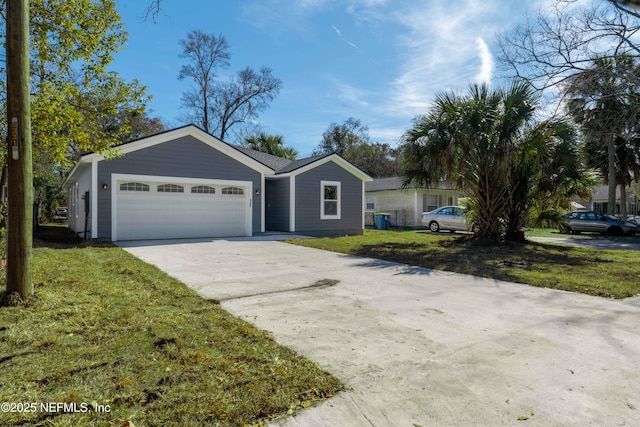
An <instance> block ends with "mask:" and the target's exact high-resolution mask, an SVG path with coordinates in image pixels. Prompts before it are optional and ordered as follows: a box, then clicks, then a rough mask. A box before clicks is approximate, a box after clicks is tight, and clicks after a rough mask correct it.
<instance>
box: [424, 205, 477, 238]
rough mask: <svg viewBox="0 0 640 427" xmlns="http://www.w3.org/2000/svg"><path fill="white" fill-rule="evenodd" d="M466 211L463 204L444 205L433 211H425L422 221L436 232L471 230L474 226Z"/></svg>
mask: <svg viewBox="0 0 640 427" xmlns="http://www.w3.org/2000/svg"><path fill="white" fill-rule="evenodd" d="M466 212H467V211H466V209H465V208H464V207H462V206H443V207H441V208H438V209H434V210H432V211H431V212H423V213H422V220H421V222H422V225H424V226H426V227H429V230H431V231H433V232H434V233H435V232H438V231H440V230H449V231H470V230H473V228H474V227H473V224H470V223H469V218H468V216H467V215H466Z"/></svg>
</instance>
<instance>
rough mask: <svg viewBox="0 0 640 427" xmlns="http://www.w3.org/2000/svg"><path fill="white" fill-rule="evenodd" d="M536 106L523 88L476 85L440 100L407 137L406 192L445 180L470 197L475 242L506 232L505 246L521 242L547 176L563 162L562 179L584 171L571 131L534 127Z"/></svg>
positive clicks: (530, 93) (523, 85) (519, 84)
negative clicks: (413, 185)
mask: <svg viewBox="0 0 640 427" xmlns="http://www.w3.org/2000/svg"><path fill="white" fill-rule="evenodd" d="M537 101H538V99H537V98H536V97H534V93H533V89H532V88H531V87H530V86H529V85H528V84H527V83H524V82H514V83H512V84H511V85H510V86H509V87H507V88H506V89H497V90H489V88H488V86H486V85H477V84H474V85H471V86H470V90H469V93H468V94H467V95H466V96H461V95H457V94H455V93H449V94H447V93H445V94H440V95H438V96H437V97H436V101H435V106H434V108H433V109H432V110H431V111H430V112H429V113H428V114H427V115H425V116H421V117H418V118H417V119H416V120H415V122H414V126H413V128H412V129H410V130H409V131H407V132H406V134H405V135H404V141H403V142H404V143H403V147H402V149H403V161H404V165H405V170H406V172H405V184H407V185H408V184H410V183H416V184H419V185H424V186H428V185H432V184H434V183H437V182H438V181H440V180H445V179H446V180H448V181H449V182H450V183H452V184H453V185H454V186H455V188H456V189H458V190H459V191H461V192H462V193H464V194H465V195H466V196H468V197H469V200H470V207H471V211H472V213H473V215H474V216H475V220H476V223H477V224H478V231H477V233H476V234H475V236H476V237H478V238H481V239H487V240H489V241H491V242H499V241H500V240H501V239H502V236H503V234H504V232H505V225H506V238H507V239H510V240H523V239H524V235H523V234H522V232H521V231H520V229H521V227H522V226H523V225H524V222H525V219H526V217H527V214H528V212H529V211H530V209H531V207H532V204H533V201H534V200H535V199H536V196H537V193H536V192H537V191H538V188H539V187H538V183H539V182H541V181H542V180H543V179H544V178H546V177H547V176H548V175H551V174H552V172H549V168H551V167H552V165H553V166H554V167H556V168H557V167H558V165H557V162H560V163H562V164H563V165H565V163H566V166H565V170H566V172H567V175H570V174H569V172H571V174H573V175H575V176H579V175H580V171H581V168H580V167H579V160H578V155H577V150H576V149H571V148H572V147H574V146H575V140H574V139H572V138H570V136H571V135H572V133H571V132H570V131H569V129H570V128H569V127H568V126H567V125H565V124H563V123H560V122H558V123H551V122H543V123H540V124H535V123H534V111H535V107H536V105H537ZM563 144H564V145H563ZM560 154H562V155H563V156H564V158H562V156H560ZM554 162H556V163H554Z"/></svg>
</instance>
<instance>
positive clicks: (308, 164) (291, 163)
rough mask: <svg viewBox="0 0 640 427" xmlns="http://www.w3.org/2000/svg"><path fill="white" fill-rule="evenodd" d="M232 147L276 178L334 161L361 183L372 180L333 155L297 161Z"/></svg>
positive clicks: (353, 166) (322, 155)
mask: <svg viewBox="0 0 640 427" xmlns="http://www.w3.org/2000/svg"><path fill="white" fill-rule="evenodd" d="M232 146H233V147H234V148H235V149H237V150H238V151H241V152H243V153H244V154H246V155H247V156H249V157H251V158H253V159H254V160H256V161H258V162H260V163H262V164H264V165H266V166H268V167H270V168H271V169H273V171H274V173H275V175H276V176H278V175H279V176H290V175H297V174H298V173H303V172H306V171H307V170H309V169H311V168H314V167H316V166H320V165H322V164H324V163H326V162H327V161H334V162H335V163H337V164H339V165H340V166H341V167H342V168H344V169H346V170H348V171H349V172H350V173H352V174H353V175H355V176H357V177H358V178H360V179H362V180H363V181H371V180H372V179H373V178H371V177H370V176H369V175H367V174H366V173H364V172H363V171H361V170H360V169H358V168H357V167H356V166H355V165H353V164H351V163H349V162H348V161H347V160H345V159H343V158H342V157H340V156H339V155H337V154H335V153H327V154H320V155H318V156H311V157H306V158H304V159H298V160H289V159H285V158H282V157H278V156H274V155H272V154H267V153H263V152H262V151H257V150H253V149H251V148H246V147H242V146H240V145H232Z"/></svg>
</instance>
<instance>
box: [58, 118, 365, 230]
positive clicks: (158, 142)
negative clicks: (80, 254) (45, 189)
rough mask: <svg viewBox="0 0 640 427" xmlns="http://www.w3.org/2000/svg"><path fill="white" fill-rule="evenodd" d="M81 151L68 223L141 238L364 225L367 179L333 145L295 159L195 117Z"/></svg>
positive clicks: (71, 181)
mask: <svg viewBox="0 0 640 427" xmlns="http://www.w3.org/2000/svg"><path fill="white" fill-rule="evenodd" d="M118 151H119V153H120V154H121V156H120V157H116V158H110V159H106V158H105V157H104V156H103V155H100V154H96V153H91V154H86V155H84V156H82V158H81V159H80V161H79V162H78V164H77V165H76V166H75V168H74V169H73V170H72V171H71V173H70V174H69V177H68V178H67V180H66V181H65V188H66V189H67V191H68V205H69V209H68V221H69V227H70V228H71V229H72V230H74V231H75V232H77V233H83V232H84V231H85V230H87V231H88V233H87V234H88V236H87V237H91V238H98V239H106V240H112V241H117V240H139V239H166V238H196V237H228V236H251V235H253V234H256V233H262V232H265V231H269V230H274V231H285V232H295V233H299V234H305V235H310V236H332V235H345V234H362V230H363V228H364V212H363V211H364V183H365V182H366V181H370V180H371V178H370V177H369V176H368V175H367V174H365V173H364V172H362V171H361V170H360V169H358V168H357V167H355V166H354V165H352V164H351V163H349V162H347V161H346V160H344V159H343V158H342V157H340V156H338V155H336V154H329V155H323V156H316V157H311V158H308V159H302V160H297V161H290V160H287V159H282V158H279V157H276V156H271V155H268V154H265V153H261V152H258V151H254V150H249V149H245V148H241V147H236V146H233V145H230V144H227V143H225V142H223V141H221V140H219V139H217V138H215V137H213V136H211V135H209V134H207V133H206V132H204V131H203V130H201V129H199V128H198V127H196V126H193V125H189V126H185V127H182V128H178V129H174V130H171V131H167V132H163V133H160V134H158V135H154V136H150V137H147V138H142V139H139V140H136V141H132V142H129V143H126V144H123V145H121V146H120V147H118Z"/></svg>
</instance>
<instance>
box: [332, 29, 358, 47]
mask: <svg viewBox="0 0 640 427" xmlns="http://www.w3.org/2000/svg"><path fill="white" fill-rule="evenodd" d="M331 28H333V30H334V31H335V32H336V34H338V37H340V40H342V41H343V42H345V43H346V44H348V45H349V46H351V47H352V48H354V49H356V50H357V51H358V52H362V51H361V50H360V48H359V47H358V46H356V44H355V43H353V42H350V41H349V40H347V39H345V38H344V37H343V36H342V32H341V31H340V30H339V29H338V28H337V27H336V26H335V25H332V26H331Z"/></svg>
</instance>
